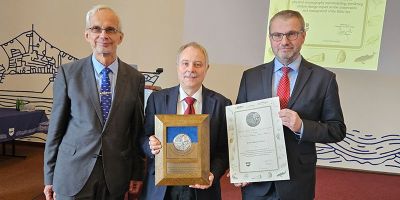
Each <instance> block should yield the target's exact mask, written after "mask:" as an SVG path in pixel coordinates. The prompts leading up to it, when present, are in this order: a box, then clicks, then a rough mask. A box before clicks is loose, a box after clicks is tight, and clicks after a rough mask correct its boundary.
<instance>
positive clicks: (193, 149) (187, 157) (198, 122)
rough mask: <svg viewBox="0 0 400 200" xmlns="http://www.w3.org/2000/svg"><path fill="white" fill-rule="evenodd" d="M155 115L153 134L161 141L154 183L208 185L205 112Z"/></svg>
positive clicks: (208, 158)
mask: <svg viewBox="0 0 400 200" xmlns="http://www.w3.org/2000/svg"><path fill="white" fill-rule="evenodd" d="M154 118H155V136H156V137H157V138H158V140H160V142H161V145H162V148H161V150H160V152H159V153H158V154H157V155H156V156H155V184H156V185H194V184H201V185H208V184H209V180H208V177H209V173H210V139H209V138H210V133H209V132H210V130H209V124H210V122H209V117H208V115H206V114H200V115H155V117H154Z"/></svg>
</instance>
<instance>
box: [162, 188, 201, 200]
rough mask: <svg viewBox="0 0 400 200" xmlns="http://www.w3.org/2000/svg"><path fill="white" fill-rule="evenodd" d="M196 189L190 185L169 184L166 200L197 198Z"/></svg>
mask: <svg viewBox="0 0 400 200" xmlns="http://www.w3.org/2000/svg"><path fill="white" fill-rule="evenodd" d="M195 199H196V194H195V192H194V189H192V188H189V187H188V186H168V187H167V191H166V192H165V196H164V200H195Z"/></svg>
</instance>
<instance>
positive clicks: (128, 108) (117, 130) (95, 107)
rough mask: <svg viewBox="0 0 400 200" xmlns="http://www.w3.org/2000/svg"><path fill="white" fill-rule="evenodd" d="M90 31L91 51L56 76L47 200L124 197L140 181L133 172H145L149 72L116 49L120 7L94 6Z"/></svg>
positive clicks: (47, 163) (119, 37) (120, 36)
mask: <svg viewBox="0 0 400 200" xmlns="http://www.w3.org/2000/svg"><path fill="white" fill-rule="evenodd" d="M85 38H86V40H87V41H88V42H89V43H90V45H91V47H92V50H93V54H92V55H91V56H89V57H86V58H83V59H81V60H78V61H76V62H73V63H69V64H66V65H62V66H60V68H59V69H58V72H57V77H56V80H55V83H54V97H53V101H54V102H53V109H52V113H51V121H50V127H49V131H48V135H47V141H46V148H45V153H44V156H45V157H44V182H45V188H44V193H45V195H46V199H47V200H49V199H53V198H54V197H55V196H56V198H57V200H60V199H61V200H62V199H104V200H106V199H107V200H110V199H119V200H120V199H123V198H124V194H125V192H126V191H128V187H131V189H132V188H133V187H134V186H135V185H134V184H133V183H137V182H132V181H131V182H130V180H139V179H140V178H142V177H141V176H143V175H142V173H141V172H142V169H143V160H142V159H141V156H140V154H139V153H138V152H139V150H140V144H139V136H138V133H139V132H141V131H142V129H143V119H144V117H143V97H144V77H143V75H142V74H140V73H139V72H138V71H137V70H136V69H134V68H132V67H131V66H129V65H128V64H126V63H124V62H122V61H121V60H120V59H118V57H117V55H116V51H117V46H118V45H119V44H120V43H121V42H122V39H123V33H122V31H121V25H120V21H119V18H118V16H117V15H116V13H115V12H114V11H113V10H112V9H111V8H109V7H106V6H95V7H94V8H93V9H91V10H90V11H89V12H88V13H87V15H86V31H85ZM106 70H108V72H106ZM104 73H105V74H104ZM103 97H106V98H103Z"/></svg>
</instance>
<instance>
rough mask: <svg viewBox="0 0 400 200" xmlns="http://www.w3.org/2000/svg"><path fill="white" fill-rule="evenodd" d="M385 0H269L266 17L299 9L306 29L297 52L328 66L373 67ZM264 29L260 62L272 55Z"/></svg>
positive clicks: (270, 58) (311, 60)
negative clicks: (264, 45)
mask: <svg viewBox="0 0 400 200" xmlns="http://www.w3.org/2000/svg"><path fill="white" fill-rule="evenodd" d="M385 6H386V0H326V1H320V0H271V1H270V6H269V17H268V21H269V19H271V17H272V16H273V15H274V14H275V13H277V12H279V11H281V10H285V9H291V10H297V11H299V12H300V13H301V14H302V15H303V17H304V20H305V29H306V32H307V36H306V40H305V42H304V45H303V48H302V50H301V54H302V55H303V56H304V58H305V59H306V60H308V61H310V62H312V63H315V64H318V65H321V66H323V67H330V68H344V69H359V70H377V69H378V59H379V51H380V46H381V37H382V28H383V20H384V16H385ZM268 35H269V32H267V36H266V37H267V40H266V48H265V56H264V61H265V62H269V61H271V60H272V59H273V58H274V54H273V52H272V49H271V48H270V43H269V39H268Z"/></svg>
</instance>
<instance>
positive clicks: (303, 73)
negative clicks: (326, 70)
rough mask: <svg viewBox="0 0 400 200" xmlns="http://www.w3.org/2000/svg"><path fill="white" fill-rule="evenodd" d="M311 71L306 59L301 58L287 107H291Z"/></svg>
mask: <svg viewBox="0 0 400 200" xmlns="http://www.w3.org/2000/svg"><path fill="white" fill-rule="evenodd" d="M311 73H312V69H311V68H309V67H308V65H307V63H306V61H305V60H304V58H303V59H302V61H301V63H300V67H299V74H298V75H297V79H296V83H295V85H294V88H293V92H292V95H291V97H290V99H289V103H288V108H292V106H293V104H294V103H295V102H296V99H297V98H298V97H299V95H300V93H301V91H302V90H303V88H304V86H305V85H306V83H307V80H308V79H309V78H310V76H311Z"/></svg>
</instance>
